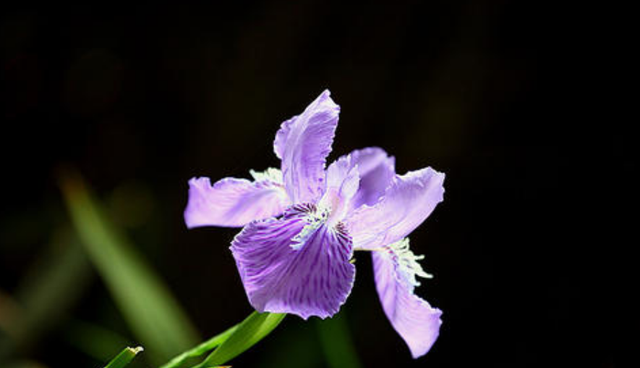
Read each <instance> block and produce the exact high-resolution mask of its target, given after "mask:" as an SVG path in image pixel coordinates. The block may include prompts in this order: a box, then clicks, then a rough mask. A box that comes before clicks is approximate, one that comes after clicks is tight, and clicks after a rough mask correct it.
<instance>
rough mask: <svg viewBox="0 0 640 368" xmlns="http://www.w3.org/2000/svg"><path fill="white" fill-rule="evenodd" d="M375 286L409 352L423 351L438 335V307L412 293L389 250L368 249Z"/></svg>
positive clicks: (439, 312)
mask: <svg viewBox="0 0 640 368" xmlns="http://www.w3.org/2000/svg"><path fill="white" fill-rule="evenodd" d="M371 253H372V257H373V269H374V273H375V281H376V289H377V291H378V296H379V297H380V302H381V303H382V308H383V309H384V313H385V314H386V315H387V318H388V319H389V322H391V325H392V326H393V328H394V329H395V330H396V332H398V334H399V335H400V336H401V337H402V339H403V340H404V341H405V342H406V343H407V345H408V346H409V350H411V355H412V356H413V357H414V358H418V357H420V356H422V355H424V354H426V353H427V352H428V351H429V349H431V346H432V345H433V343H434V342H435V341H436V339H437V338H438V334H439V333H440V325H441V324H442V320H441V319H440V316H441V315H442V311H440V310H439V309H437V308H433V307H431V306H430V305H429V303H427V302H426V301H425V300H423V299H421V298H420V297H418V296H416V295H415V294H414V293H413V291H414V286H413V284H411V282H410V281H409V280H408V279H407V277H406V276H407V275H403V274H402V272H401V270H400V268H399V265H398V262H397V260H396V259H394V255H393V254H392V253H388V252H386V251H377V252H371Z"/></svg>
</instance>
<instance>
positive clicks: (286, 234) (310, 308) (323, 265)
mask: <svg viewBox="0 0 640 368" xmlns="http://www.w3.org/2000/svg"><path fill="white" fill-rule="evenodd" d="M309 210H314V206H313V205H308V206H305V205H302V206H295V207H294V208H293V209H292V210H288V211H287V213H285V215H284V216H283V217H282V218H281V219H268V220H265V221H256V222H253V223H251V224H249V225H247V226H246V227H245V228H244V229H243V230H242V232H241V233H240V234H238V235H237V236H236V238H235V239H234V240H233V243H232V245H231V251H232V252H233V256H234V258H235V260H236V264H237V266H238V271H239V272H240V278H241V279H242V283H243V284H244V288H245V291H246V293H247V296H248V297H249V301H250V303H251V305H252V306H253V307H254V308H255V309H256V310H258V311H260V312H264V311H268V312H272V313H292V314H296V315H298V316H300V317H302V318H304V319H307V318H308V317H309V316H318V317H320V318H326V317H330V316H332V315H334V314H335V313H336V312H338V310H339V308H340V306H341V305H342V304H343V303H344V301H345V300H346V298H347V296H348V295H349V293H350V292H351V288H352V286H353V280H354V277H355V267H354V265H353V264H351V263H350V262H349V260H350V257H351V254H352V246H351V239H350V238H349V236H348V235H347V234H346V233H344V231H343V229H341V228H339V229H332V228H329V227H327V226H325V225H321V226H318V227H317V228H316V229H315V231H314V232H313V233H311V234H309V235H308V236H307V237H306V238H305V239H306V241H305V243H304V244H302V246H299V247H293V246H292V245H293V244H292V239H293V238H294V237H295V236H296V235H298V234H299V233H300V231H302V229H303V228H304V227H305V225H307V224H308V222H307V221H306V219H305V217H306V214H305V211H309Z"/></svg>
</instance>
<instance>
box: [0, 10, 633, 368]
mask: <svg viewBox="0 0 640 368" xmlns="http://www.w3.org/2000/svg"><path fill="white" fill-rule="evenodd" d="M584 7H585V5H583V4H582V5H580V6H572V5H569V4H564V5H559V4H557V3H550V4H543V3H539V2H534V1H529V2H521V1H506V0H505V1H500V0H494V1H486V2H475V1H409V2H398V3H393V4H392V3H391V2H385V1H373V2H367V3H365V4H356V3H349V4H345V3H342V2H337V1H336V2H323V1H312V2H297V1H267V2H260V3H249V2H224V3H223V2H212V3H199V4H189V5H187V4H183V3H180V4H177V3H175V4H173V5H171V6H163V5H159V4H155V3H154V4H153V5H144V6H137V7H136V6H132V5H128V6H126V7H118V6H116V5H114V4H111V3H107V4H104V5H102V6H94V7H91V8H90V7H77V6H74V7H68V8H63V7H61V6H59V5H57V4H56V5H55V6H49V7H47V6H30V7H29V6H24V7H15V8H14V9H5V10H4V11H2V12H1V13H0V27H1V28H0V53H1V54H0V57H1V70H0V73H1V79H0V88H1V97H2V99H1V101H0V103H1V108H0V112H1V115H0V119H1V126H2V128H1V130H0V140H1V143H0V157H1V164H2V167H1V170H2V207H1V208H2V212H1V217H0V240H1V243H0V293H1V294H0V296H3V298H4V299H5V300H8V299H11V295H13V294H14V293H15V291H16V290H18V289H19V288H20V285H21V282H22V280H23V279H24V278H25V277H27V276H28V275H29V274H31V273H33V272H34V271H33V270H34V269H35V268H37V266H34V264H35V265H37V264H39V263H38V262H46V255H43V254H42V249H43V248H44V244H45V243H47V242H48V241H49V240H48V239H50V238H51V236H52V233H55V231H56V229H58V228H60V227H64V226H65V224H67V223H68V215H67V213H66V212H65V209H64V206H63V202H62V199H61V196H60V192H59V189H58V186H57V183H56V175H57V174H56V173H57V168H58V167H60V165H63V164H64V165H71V166H73V167H76V168H77V169H78V170H79V171H80V172H81V173H82V174H83V176H84V177H85V178H86V180H87V181H88V182H89V183H90V184H91V185H92V187H93V188H94V190H95V192H96V193H98V195H99V196H100V198H101V199H103V200H104V201H105V203H106V204H108V206H109V209H110V210H111V211H114V213H116V214H117V216H116V218H117V219H118V221H119V223H120V225H121V226H123V227H124V228H126V229H127V232H128V234H129V235H130V236H131V237H132V239H133V240H134V241H135V243H136V244H137V245H138V246H139V247H140V249H141V250H142V251H143V252H144V254H145V256H146V257H147V258H148V260H149V261H150V262H151V263H152V264H153V265H154V267H155V269H156V270H157V271H158V272H159V273H160V274H161V276H162V277H163V279H164V280H165V281H166V282H167V283H168V284H169V286H170V288H171V289H172V291H174V292H175V294H176V295H177V296H178V298H179V299H180V301H181V303H182V305H183V306H184V307H185V309H186V310H187V312H188V313H189V315H190V317H191V319H192V321H193V322H194V323H195V325H196V326H197V328H198V329H199V331H200V332H201V334H202V335H203V336H211V335H213V334H215V333H217V332H220V331H221V330H223V329H224V328H226V327H228V326H229V325H231V324H232V323H235V322H237V321H239V320H241V319H242V318H244V316H246V314H247V313H249V312H250V310H251V308H250V306H249V304H248V302H247V300H246V297H245V295H244V292H243V290H242V287H241V284H240V281H239V278H238V277H237V271H236V269H235V265H234V262H233V259H232V257H231V255H230V253H229V251H228V249H227V248H228V244H229V241H230V240H231V239H232V237H233V236H234V234H235V232H236V230H234V229H217V228H209V229H197V230H192V231H187V230H186V228H185V226H184V224H183V220H182V211H183V208H184V206H185V204H186V199H187V180H188V179H189V178H191V177H192V176H209V177H211V178H212V179H214V180H215V179H219V178H222V177H226V176H236V177H247V175H248V170H249V169H257V170H261V169H264V168H267V167H269V166H276V165H278V161H277V159H276V157H275V156H274V155H273V154H272V141H273V137H274V134H275V132H276V131H277V129H278V127H279V124H280V123H281V122H282V121H284V120H286V119H288V118H289V117H291V116H293V115H295V114H298V113H300V112H301V111H302V110H303V109H304V108H305V106H306V105H307V104H308V103H309V102H310V101H311V100H313V99H314V98H315V97H316V96H317V95H318V94H319V93H320V92H321V91H322V90H323V89H325V88H329V89H330V90H331V91H332V96H333V98H334V99H335V101H336V102H337V103H338V104H339V105H341V107H342V112H341V115H340V124H339V128H338V131H337V135H336V140H335V143H334V146H333V153H332V154H331V156H330V159H335V158H337V157H338V156H339V155H342V154H345V153H348V152H349V151H350V150H352V149H355V148H361V147H366V146H380V147H383V148H385V149H386V150H387V151H388V152H390V153H391V154H392V155H394V156H395V157H396V160H397V169H398V171H399V172H401V173H404V172H406V171H407V170H414V169H418V168H421V167H425V166H432V167H434V168H436V169H437V170H439V171H444V172H445V173H446V174H447V179H446V182H445V187H446V194H445V201H444V202H443V203H442V204H440V206H439V207H438V208H437V209H436V211H435V212H434V213H433V215H432V216H431V217H430V218H429V219H428V220H427V221H426V222H425V224H423V225H422V226H421V227H420V228H418V229H417V230H416V231H415V232H414V234H413V235H412V237H411V238H412V246H413V248H414V251H415V252H416V253H422V254H425V255H426V259H425V261H424V263H423V264H424V267H425V269H426V270H427V271H428V272H430V273H433V274H435V278H434V279H433V280H428V281H425V282H424V283H423V286H422V287H421V288H419V289H418V293H419V294H420V295H421V296H423V297H424V298H426V299H427V300H428V301H429V302H430V303H431V304H432V305H434V306H437V307H439V308H441V309H442V310H443V311H444V315H443V320H444V324H443V326H442V330H441V336H440V338H439V340H438V341H437V342H436V344H435V345H434V347H433V349H432V350H431V352H430V353H429V354H427V356H426V357H424V358H421V359H419V360H417V361H413V360H411V358H410V356H409V352H408V350H407V349H406V347H405V346H404V344H403V342H402V341H401V339H400V338H399V337H398V336H397V335H396V334H395V332H394V331H393V329H392V328H391V326H390V325H389V324H388V322H387V321H386V319H385V317H384V314H383V312H382V309H381V307H380V305H379V302H378V299H377V295H376V293H375V289H374V284H373V279H372V277H371V264H370V260H369V258H368V257H366V254H359V255H358V257H357V263H358V275H357V281H356V286H355V288H354V290H353V293H352V296H351V297H350V298H349V300H348V301H347V303H346V304H345V306H344V307H343V310H344V313H345V314H346V315H347V316H348V317H349V318H348V323H349V326H350V330H351V333H352V340H353V341H354V344H355V348H356V350H357V352H358V354H359V357H360V359H361V361H362V363H363V365H364V366H366V367H383V366H385V367H386V366H389V367H400V366H416V367H417V366H429V367H472V366H473V367H622V366H628V365H627V364H629V362H632V361H634V360H635V361H636V362H637V354H635V355H636V357H635V358H631V352H632V351H634V350H635V351H636V352H637V350H638V346H639V345H638V343H639V341H638V340H639V339H638V335H639V333H640V323H639V319H638V316H637V312H638V309H637V308H636V307H637V305H636V304H634V303H632V298H633V296H634V294H637V291H638V290H637V283H636V282H635V279H637V276H636V275H635V274H636V273H637V272H636V270H637V266H635V263H634V258H632V257H630V254H629V252H628V250H630V249H632V248H633V247H634V246H633V244H634V242H636V241H637V240H636V239H637V235H633V231H632V230H633V228H634V226H637V225H636V224H635V223H636V220H637V214H636V212H637V211H636V210H633V208H634V204H635V203H636V202H637V201H636V199H637V194H635V193H634V192H633V190H634V189H636V188H637V186H636V183H637V181H636V180H635V173H636V171H637V161H636V159H634V158H633V157H632V145H633V144H635V143H636V139H635V136H634V135H632V134H631V128H630V127H631V125H633V124H632V122H633V119H630V118H626V117H623V116H622V115H621V108H620V106H623V105H625V103H624V100H618V99H617V97H613V95H614V94H617V93H619V92H620V90H619V89H617V88H614V87H612V85H611V84H610V83H611V82H615V81H620V78H622V79H623V80H622V81H623V84H624V78H625V77H624V76H623V75H622V74H623V73H620V71H619V68H620V66H621V65H620V64H621V63H622V60H621V59H622V58H621V57H620V56H618V54H617V53H616V50H617V47H618V45H617V42H619V41H620V39H619V37H618V36H616V35H613V36H612V34H613V33H615V32H616V31H613V32H612V31H611V29H612V26H614V24H616V23H618V22H617V21H616V20H615V19H612V18H609V17H608V15H607V12H606V11H605V9H604V8H600V7H597V6H594V7H593V8H591V9H585V8H584ZM616 26H618V25H616ZM607 32H608V33H607ZM627 47H634V46H632V45H627ZM612 101H615V103H614V104H611V102H612ZM631 235H633V236H631ZM81 284H82V286H81V287H80V286H79V290H80V291H78V295H77V297H76V300H75V302H74V303H72V304H71V305H70V306H69V307H68V310H66V311H65V313H64V314H63V315H62V316H61V317H60V318H58V319H56V320H54V321H49V324H50V326H48V327H47V328H46V333H42V334H40V336H39V337H38V339H37V340H36V341H33V342H32V343H31V344H30V345H29V346H28V347H24V348H22V349H20V350H19V351H17V352H16V353H15V354H16V356H19V357H30V358H33V359H35V360H37V361H40V362H41V363H43V364H45V365H46V366H51V367H56V366H96V365H99V363H97V362H96V361H95V360H91V358H89V357H88V356H87V355H86V354H84V353H83V352H81V351H79V350H77V349H76V348H75V347H74V346H72V344H69V343H68V342H67V340H65V339H64V338H61V336H65V334H66V332H65V330H66V328H67V326H68V322H69V319H70V318H79V319H81V320H87V321H94V322H97V323H100V324H102V325H107V326H109V327H110V328H111V329H113V330H116V331H118V332H119V333H121V334H123V335H125V336H130V334H129V332H128V329H127V327H126V325H125V324H124V322H123V321H122V319H121V318H120V317H119V315H118V312H117V310H116V308H115V306H113V302H112V301H111V299H110V296H109V294H108V293H107V291H106V289H105V287H104V285H103V284H102V281H101V280H100V279H99V278H98V277H97V276H96V274H95V273H94V272H89V273H87V274H86V275H85V279H83V282H82V283H81ZM0 301H1V300H0ZM0 313H2V309H0ZM70 316H73V317H70ZM315 323H316V321H311V322H306V323H305V322H302V321H301V320H300V319H299V318H296V317H290V318H288V319H287V320H285V322H284V324H283V325H281V326H280V327H279V328H278V330H276V331H275V332H274V333H273V334H272V335H271V336H270V337H269V338H268V339H267V340H265V341H264V342H263V343H260V344H258V345H257V346H256V347H254V348H253V349H252V350H251V351H249V352H248V353H246V354H245V355H243V356H242V357H240V358H239V359H237V360H235V361H234V362H233V363H234V366H238V367H241V366H242V367H244V366H285V365H286V364H289V365H288V366H305V367H306V366H317V367H322V366H325V364H326V363H325V362H324V360H323V358H322V354H321V352H320V347H319V346H318V342H317V337H315V335H314V329H313V326H314V324H315ZM305 357H306V358H305ZM630 358H631V359H630ZM292 359H294V360H295V362H294V363H293V364H292V363H291V360H292ZM627 359H629V360H627ZM296 362H297V363H296Z"/></svg>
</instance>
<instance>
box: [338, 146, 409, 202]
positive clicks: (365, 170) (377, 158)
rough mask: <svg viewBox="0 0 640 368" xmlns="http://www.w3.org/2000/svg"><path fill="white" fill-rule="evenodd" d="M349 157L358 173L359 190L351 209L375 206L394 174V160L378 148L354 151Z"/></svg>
mask: <svg viewBox="0 0 640 368" xmlns="http://www.w3.org/2000/svg"><path fill="white" fill-rule="evenodd" d="M349 156H350V157H351V163H352V165H354V166H355V165H357V166H358V172H359V173H360V188H359V189H358V193H356V197H355V198H354V199H353V201H352V203H351V209H354V210H355V209H357V208H358V207H360V206H362V205H365V204H366V205H373V204H375V203H376V202H378V200H379V199H380V197H382V196H383V195H384V192H385V189H387V187H388V186H389V185H390V184H391V180H392V179H393V177H394V176H395V174H396V172H395V159H394V158H393V157H389V156H388V155H387V153H386V152H385V151H384V150H383V149H382V148H378V147H369V148H364V149H360V150H355V151H353V152H351V153H350V154H349ZM343 157H345V156H343Z"/></svg>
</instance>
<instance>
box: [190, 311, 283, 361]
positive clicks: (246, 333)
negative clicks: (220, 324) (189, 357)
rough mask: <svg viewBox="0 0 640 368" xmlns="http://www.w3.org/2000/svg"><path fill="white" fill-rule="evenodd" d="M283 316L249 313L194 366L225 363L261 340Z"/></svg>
mask: <svg viewBox="0 0 640 368" xmlns="http://www.w3.org/2000/svg"><path fill="white" fill-rule="evenodd" d="M285 316H286V314H277V313H258V312H253V313H251V315H249V317H247V318H246V319H245V320H244V321H242V323H241V324H240V325H238V327H237V329H236V330H235V331H234V332H233V334H231V336H229V338H228V339H227V340H226V341H225V342H224V343H222V345H220V347H219V348H217V349H216V350H214V351H213V352H212V353H211V354H209V356H208V357H207V358H206V359H205V360H204V361H203V362H202V363H200V364H198V365H197V366H196V368H208V367H214V366H218V365H221V364H225V363H226V362H228V361H229V360H231V359H233V358H235V357H236V356H238V355H240V354H241V353H243V352H244V351H246V350H247V349H249V348H250V347H252V346H253V345H255V344H256V343H257V342H258V341H260V340H262V338H264V337H265V336H267V335H268V334H269V333H270V332H271V331H273V329H274V328H276V327H277V326H278V325H279V324H280V322H282V320H283V319H284V317H285Z"/></svg>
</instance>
